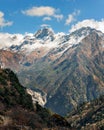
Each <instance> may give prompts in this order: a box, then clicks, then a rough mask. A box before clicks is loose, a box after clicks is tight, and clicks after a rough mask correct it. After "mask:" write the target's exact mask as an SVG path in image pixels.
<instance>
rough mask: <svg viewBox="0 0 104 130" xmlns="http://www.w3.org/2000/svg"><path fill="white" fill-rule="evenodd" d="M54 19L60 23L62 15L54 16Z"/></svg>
mask: <svg viewBox="0 0 104 130" xmlns="http://www.w3.org/2000/svg"><path fill="white" fill-rule="evenodd" d="M54 17H55V18H56V19H57V21H60V20H62V19H63V15H62V14H55V15H54Z"/></svg>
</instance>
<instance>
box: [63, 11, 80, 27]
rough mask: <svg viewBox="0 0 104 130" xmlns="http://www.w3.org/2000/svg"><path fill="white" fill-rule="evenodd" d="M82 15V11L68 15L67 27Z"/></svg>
mask: <svg viewBox="0 0 104 130" xmlns="http://www.w3.org/2000/svg"><path fill="white" fill-rule="evenodd" d="M79 14H80V10H76V11H74V12H73V13H72V14H69V15H68V18H67V19H66V22H65V25H69V24H71V23H72V22H75V21H76V17H77V16H78V15H79Z"/></svg>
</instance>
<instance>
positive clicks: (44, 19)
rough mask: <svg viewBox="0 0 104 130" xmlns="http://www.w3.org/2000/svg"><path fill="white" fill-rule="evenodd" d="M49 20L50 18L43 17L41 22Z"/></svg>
mask: <svg viewBox="0 0 104 130" xmlns="http://www.w3.org/2000/svg"><path fill="white" fill-rule="evenodd" d="M50 20H51V17H44V18H43V21H50Z"/></svg>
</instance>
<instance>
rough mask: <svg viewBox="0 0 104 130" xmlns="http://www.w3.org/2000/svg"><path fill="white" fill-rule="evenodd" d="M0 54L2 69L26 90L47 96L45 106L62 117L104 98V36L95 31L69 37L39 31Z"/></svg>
mask: <svg viewBox="0 0 104 130" xmlns="http://www.w3.org/2000/svg"><path fill="white" fill-rule="evenodd" d="M0 53H1V55H0V58H1V60H0V63H1V64H2V66H3V67H9V68H12V69H13V70H14V71H16V72H17V75H18V77H19V79H20V81H21V83H22V84H24V85H25V86H26V87H30V88H36V89H40V90H41V91H43V92H45V93H46V94H47V103H46V106H47V107H49V108H51V109H52V110H53V111H55V112H57V113H60V114H62V115H65V114H66V113H67V112H69V111H71V110H72V109H73V108H76V107H77V105H78V104H80V103H83V102H85V101H91V100H93V99H96V98H97V97H99V96H100V95H102V94H104V34H103V33H102V32H100V31H97V30H95V29H91V28H89V27H88V28H81V29H79V30H76V31H75V32H73V33H71V34H67V35H66V34H63V33H60V34H54V32H53V31H52V30H50V29H44V30H39V31H38V32H36V34H34V35H32V36H25V37H24V38H23V39H22V40H21V42H19V44H14V42H13V43H12V44H11V45H10V46H9V47H6V48H5V47H3V48H1V51H0Z"/></svg>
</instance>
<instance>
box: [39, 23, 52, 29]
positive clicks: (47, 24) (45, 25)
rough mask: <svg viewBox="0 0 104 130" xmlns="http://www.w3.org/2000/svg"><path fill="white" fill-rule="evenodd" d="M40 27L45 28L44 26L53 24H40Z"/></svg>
mask: <svg viewBox="0 0 104 130" xmlns="http://www.w3.org/2000/svg"><path fill="white" fill-rule="evenodd" d="M40 27H42V28H44V27H51V25H49V24H42V25H40Z"/></svg>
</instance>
